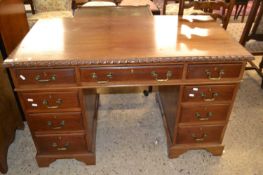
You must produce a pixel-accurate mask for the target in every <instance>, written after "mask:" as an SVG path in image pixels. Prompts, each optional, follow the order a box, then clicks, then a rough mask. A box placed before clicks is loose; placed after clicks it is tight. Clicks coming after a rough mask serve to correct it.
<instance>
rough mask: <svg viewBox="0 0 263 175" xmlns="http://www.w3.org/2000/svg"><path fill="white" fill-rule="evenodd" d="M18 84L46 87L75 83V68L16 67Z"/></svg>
mask: <svg viewBox="0 0 263 175" xmlns="http://www.w3.org/2000/svg"><path fill="white" fill-rule="evenodd" d="M14 74H15V77H16V80H15V81H16V82H17V86H25V87H34V86H36V87H37V86H38V87H44V86H51V85H65V84H66V85H71V84H75V83H76V80H75V70H74V69H72V68H70V69H50V68H44V69H15V72H14Z"/></svg>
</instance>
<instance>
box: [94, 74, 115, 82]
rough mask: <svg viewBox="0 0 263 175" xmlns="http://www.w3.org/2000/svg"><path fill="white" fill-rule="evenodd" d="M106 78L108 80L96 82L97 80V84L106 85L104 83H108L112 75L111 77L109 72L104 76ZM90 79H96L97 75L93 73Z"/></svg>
mask: <svg viewBox="0 0 263 175" xmlns="http://www.w3.org/2000/svg"><path fill="white" fill-rule="evenodd" d="M106 77H107V78H108V80H105V81H98V80H97V83H98V84H106V83H108V82H109V81H110V80H109V79H112V77H113V75H112V73H111V72H109V73H108V74H107V75H106ZM91 78H92V79H94V80H95V79H98V75H97V74H96V73H95V72H93V73H92V74H91Z"/></svg>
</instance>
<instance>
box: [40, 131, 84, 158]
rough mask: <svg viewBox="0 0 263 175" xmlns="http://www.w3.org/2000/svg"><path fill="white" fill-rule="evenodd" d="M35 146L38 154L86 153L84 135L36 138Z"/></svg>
mask: <svg viewBox="0 0 263 175" xmlns="http://www.w3.org/2000/svg"><path fill="white" fill-rule="evenodd" d="M35 141H36V145H37V147H38V151H39V152H40V153H52V154H54V153H58V154H59V153H61V154H63V153H73V152H81V151H87V146H86V141H85V136H84V134H75V135H72V134H71V135H55V136H54V135H53V136H36V137H35Z"/></svg>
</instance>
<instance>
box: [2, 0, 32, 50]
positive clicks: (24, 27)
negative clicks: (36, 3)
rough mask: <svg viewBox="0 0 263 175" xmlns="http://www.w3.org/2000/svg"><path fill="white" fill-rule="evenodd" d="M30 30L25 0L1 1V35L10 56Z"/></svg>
mask: <svg viewBox="0 0 263 175" xmlns="http://www.w3.org/2000/svg"><path fill="white" fill-rule="evenodd" d="M28 30H29V27H28V23H27V19H26V13H25V8H24V4H23V0H1V1H0V35H1V36H2V39H3V42H4V47H5V50H6V52H7V54H8V55H9V54H10V53H11V52H12V51H13V49H15V47H16V46H17V45H18V44H19V43H20V41H21V40H22V39H23V37H24V36H25V35H26V34H27V32H28Z"/></svg>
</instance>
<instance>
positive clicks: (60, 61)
mask: <svg viewBox="0 0 263 175" xmlns="http://www.w3.org/2000/svg"><path fill="white" fill-rule="evenodd" d="M193 18H195V19H197V18H199V19H198V21H195V22H193ZM204 18H209V17H206V16H199V17H198V16H186V17H184V18H179V17H177V16H154V17H151V18H149V17H146V18H144V17H119V16H114V17H108V16H101V17H87V18H72V19H53V20H42V21H41V20H40V21H39V22H37V23H36V25H35V26H34V27H33V28H32V29H31V30H30V32H29V33H28V34H27V36H26V37H25V38H24V39H23V40H22V42H21V43H20V45H19V46H18V47H17V48H16V49H15V50H14V51H13V52H12V54H11V55H10V56H9V58H8V59H7V60H5V62H4V65H5V66H7V67H12V66H18V67H19V66H56V65H57V66H65V65H89V64H135V63H162V62H165V63H167V62H169V63H173V62H187V61H191V62H192V61H209V62H214V61H217V62H218V61H242V60H250V59H253V57H252V55H251V54H250V53H249V52H247V51H246V50H245V49H244V48H243V47H242V46H241V45H240V44H239V43H237V42H236V41H234V39H232V38H231V36H230V35H229V34H228V33H227V32H226V31H225V30H224V29H223V28H221V27H220V26H219V25H218V24H217V23H215V22H212V21H204V20H203V19H204ZM202 20H203V21H202Z"/></svg>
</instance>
